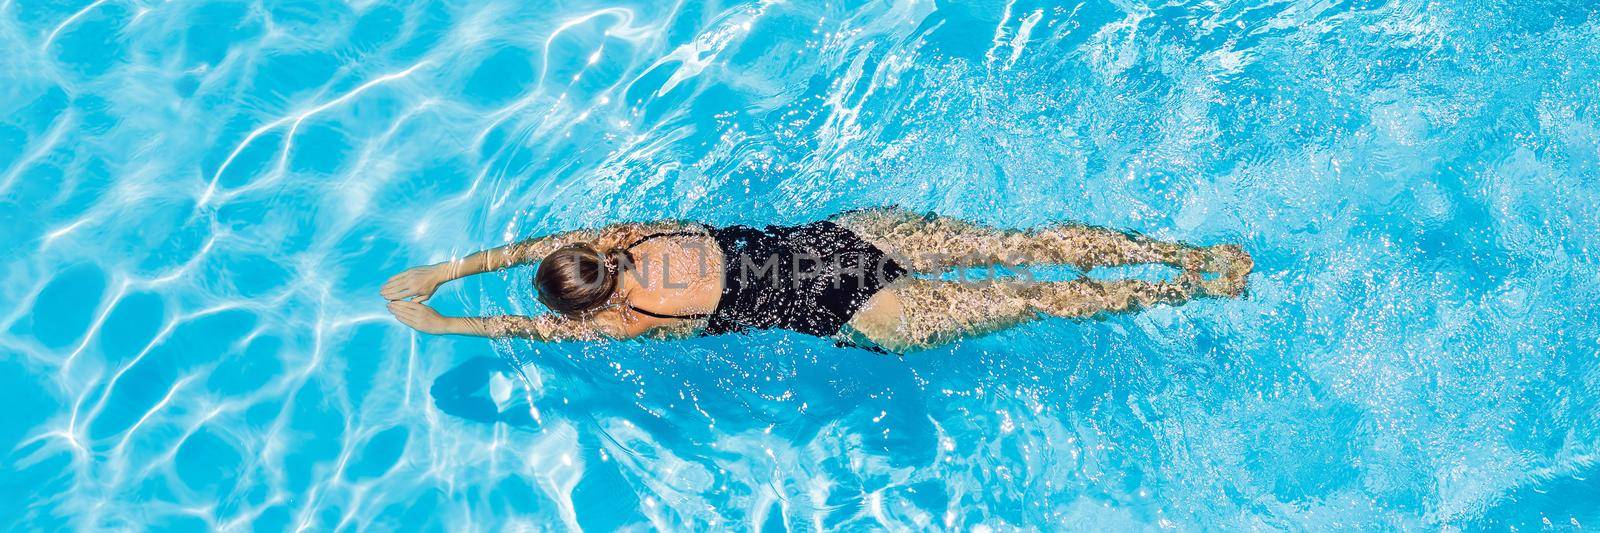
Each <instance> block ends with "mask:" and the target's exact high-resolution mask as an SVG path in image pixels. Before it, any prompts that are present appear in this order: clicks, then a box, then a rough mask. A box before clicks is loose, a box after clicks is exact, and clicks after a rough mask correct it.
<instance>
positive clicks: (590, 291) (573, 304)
mask: <svg viewBox="0 0 1600 533" xmlns="http://www.w3.org/2000/svg"><path fill="white" fill-rule="evenodd" d="M627 255H628V253H627V252H625V251H622V250H611V251H609V252H601V251H599V250H596V249H594V247H592V246H589V245H587V244H569V245H566V246H562V247H561V248H557V249H556V251H554V252H550V255H548V256H545V258H544V260H543V261H540V262H539V270H538V271H537V272H535V273H534V274H533V286H534V289H536V290H537V291H538V292H539V301H540V302H541V303H543V304H544V305H545V307H549V308H550V310H551V311H555V312H557V313H561V314H563V315H569V316H571V315H581V314H584V313H587V312H590V311H594V310H597V309H600V308H602V307H605V305H606V302H607V301H608V300H610V299H611V294H612V293H613V292H616V290H617V282H618V280H620V279H622V276H621V270H622V269H623V268H624V265H626V264H628V263H629V262H630V261H628V259H629V258H628V256H627Z"/></svg>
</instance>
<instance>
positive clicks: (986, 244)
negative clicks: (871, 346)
mask: <svg viewBox="0 0 1600 533" xmlns="http://www.w3.org/2000/svg"><path fill="white" fill-rule="evenodd" d="M832 220H833V223H835V224H838V225H840V226H843V227H844V228H845V229H848V230H850V231H852V232H855V234H856V235H859V236H861V238H862V239H863V240H865V241H867V242H869V243H871V244H872V245H873V246H876V247H878V249H880V250H883V251H884V253H887V254H889V255H890V256H891V257H894V258H895V259H896V260H899V261H902V264H903V265H904V266H905V267H906V268H909V269H911V270H913V271H916V272H923V273H936V272H944V271H947V270H950V269H952V268H963V267H977V266H988V265H1070V266H1073V267H1077V268H1079V269H1081V270H1085V271H1087V270H1089V269H1092V268H1095V267H1102V266H1117V265H1131V264H1143V263H1164V264H1168V265H1172V266H1175V267H1179V268H1184V269H1186V270H1214V269H1213V268H1211V267H1215V269H1221V268H1225V267H1226V265H1223V264H1218V263H1217V262H1216V261H1214V260H1213V258H1212V255H1214V254H1208V253H1203V252H1202V250H1201V249H1199V248H1195V247H1191V246H1187V245H1183V244H1178V243H1170V242H1162V241H1157V240H1155V239H1151V238H1149V237H1145V236H1143V235H1138V234H1135V233H1126V232H1121V231H1116V230H1111V229H1106V228H1098V227H1094V226H1084V225H1078V224H1058V225H1052V226H1044V227H1039V228H1033V229H1028V230H1015V229H1003V228H994V227H990V226H984V225H982V224H977V223H974V222H969V221H966V220H961V219H957V218H949V217H942V216H938V215H934V214H927V215H923V214H918V213H913V212H911V211H907V210H905V209H902V208H899V207H879V208H871V209H861V210H857V211H849V212H846V213H841V214H839V215H837V216H835V217H834V218H833V219H832Z"/></svg>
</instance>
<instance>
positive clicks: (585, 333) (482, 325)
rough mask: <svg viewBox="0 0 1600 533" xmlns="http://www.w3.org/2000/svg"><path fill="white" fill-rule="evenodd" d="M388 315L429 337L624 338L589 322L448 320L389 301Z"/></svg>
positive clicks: (558, 318) (514, 318)
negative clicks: (391, 314)
mask: <svg viewBox="0 0 1600 533" xmlns="http://www.w3.org/2000/svg"><path fill="white" fill-rule="evenodd" d="M389 312H390V313H394V316H395V318H397V319H399V320H400V323H402V324H405V325H407V326H410V327H411V328H412V329H415V330H417V331H420V332H423V333H428V334H432V335H467V336H472V337H490V338H501V337H521V338H527V339H533V340H536V341H592V340H600V339H605V338H612V339H617V338H622V337H624V336H625V335H622V334H621V332H618V331H610V329H612V328H606V327H603V326H601V325H600V324H598V323H596V322H594V321H592V320H582V319H572V318H566V317H561V316H555V315H539V316H520V315H497V316H488V317H450V316H443V315H440V314H439V312H438V311H435V310H433V308H432V307H428V306H426V305H423V304H420V303H417V302H407V301H395V302H389Z"/></svg>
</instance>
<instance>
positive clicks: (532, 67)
mask: <svg viewBox="0 0 1600 533" xmlns="http://www.w3.org/2000/svg"><path fill="white" fill-rule="evenodd" d="M592 4H593V2H589V1H587V0H585V1H564V2H556V3H552V4H544V3H538V2H519V1H514V0H490V1H483V2H445V3H417V4H411V3H399V2H394V3H384V2H352V3H348V4H341V3H327V2H320V3H319V2H265V3H216V2H170V3H168V2H148V1H142V0H134V1H125V0H97V1H94V2H93V3H89V2H85V1H66V2H38V1H30V0H0V50H3V51H4V53H3V54H0V236H4V238H5V241H6V242H7V244H8V245H9V246H10V248H11V252H10V253H9V254H7V256H6V259H5V260H4V262H3V263H0V265H3V268H0V280H3V283H0V302H3V303H4V304H5V305H4V310H3V312H0V405H3V406H5V409H4V412H3V413H0V529H13V528H36V527H37V528H53V527H57V526H71V527H77V528H133V527H151V528H171V529H202V528H228V529H252V528H253V529H262V530H279V529H287V528H305V529H312V530H327V529H352V528H365V527H373V528H382V529H389V528H395V527H400V528H406V529H411V528H427V529H448V530H504V529H513V528H518V527H524V526H526V527H531V528H533V529H563V528H579V527H581V528H583V529H586V530H610V529H615V528H620V527H628V526H633V527H637V528H640V529H643V528H668V529H724V528H732V529H750V528H758V527H759V528H766V529H769V530H770V529H775V528H778V527H780V526H788V527H789V528H791V529H801V530H810V529H814V528H822V529H842V530H860V529H869V528H877V527H890V528H895V529H904V528H909V529H916V530H940V529H947V528H962V529H968V528H974V529H975V528H976V527H977V526H980V525H982V526H988V527H990V528H993V529H1000V530H1005V529H1012V528H1029V529H1031V528H1039V529H1057V528H1093V529H1114V530H1123V529H1146V528H1156V527H1169V526H1170V527H1178V528H1182V529H1201V528H1227V529H1232V528H1260V529H1278V528H1287V529H1313V530H1326V529H1345V528H1356V529H1389V528H1403V529H1435V528H1438V527H1441V526H1460V527H1465V528H1479V527H1491V528H1500V527H1504V526H1515V527H1519V528H1545V527H1556V528H1571V527H1575V525H1576V527H1594V526H1595V525H1597V524H1600V510H1597V508H1600V505H1597V502H1600V462H1597V459H1596V457H1597V456H1596V454H1597V453H1600V416H1597V415H1600V403H1597V402H1600V370H1597V362H1600V358H1597V353H1600V346H1597V344H1600V326H1597V325H1596V324H1597V323H1600V303H1597V297H1600V258H1597V253H1600V232H1596V231H1595V230H1594V229H1593V228H1594V227H1595V226H1596V224H1597V223H1600V214H1597V210H1596V206H1597V205H1600V135H1597V133H1600V64H1597V62H1596V61H1595V58H1596V57H1600V14H1597V11H1600V6H1597V5H1596V4H1595V3H1593V2H1587V1H1572V2H1568V1H1548V2H1504V1H1488V2H1414V1H1393V2H1337V1H1333V2H1253V1H1252V2H1228V1H1224V2H1210V1H1208V2H1181V1H1180V2H1172V3H1165V4H1157V3H1141V2H1111V3H1106V2H1090V3H1067V4H1046V3H1035V2H1026V1H1023V0H1015V1H1012V2H1006V3H1002V2H973V3H968V2H955V3H929V2H893V3H891V2H871V3H865V4H860V5H837V4H818V3H815V2H800V1H793V2H782V3H748V2H730V3H719V4H716V5H713V6H703V5H701V4H699V3H694V2H685V3H681V4H674V5H666V4H653V3H645V2H632V3H629V2H611V3H608V4H606V5H592ZM880 204H900V205H903V206H906V207H909V208H913V209H919V210H936V211H938V212H940V213H944V214H947V215H952V216H961V217H968V218H972V219H977V220H982V221H987V222H990V223H993V224H998V225H1004V226H1016V227H1021V226H1028V225H1034V224H1041V223H1045V222H1049V221H1060V220H1080V221H1085V222H1090V223H1095V224H1103V225H1110V226H1116V227H1122V228H1129V229H1135V230H1139V231H1143V232H1146V233H1149V234H1151V235H1154V236H1158V237H1162V238H1169V239H1183V240H1188V241H1193V242H1199V243H1207V244H1210V243H1220V242H1238V243H1241V244H1243V245H1245V246H1246V247H1247V248H1248V249H1249V250H1250V251H1251V252H1252V253H1253V254H1254V255H1255V258H1256V263H1257V273H1256V274H1255V275H1253V276H1252V279H1251V284H1252V285H1251V291H1252V292H1251V294H1250V297H1249V298H1248V299H1246V300H1243V301H1205V302H1200V303H1195V304H1192V305H1189V306H1185V307H1181V308H1160V309H1156V310H1152V311H1149V312H1146V313H1141V314H1137V315H1129V316H1119V317H1113V318H1109V319H1106V320H1103V321H1090V322H1069V321H1063V320H1048V321H1043V322H1040V323H1036V324H1032V325H1029V326H1026V327H1022V328H1019V329H1016V330H1013V331H1009V332H1005V333H1001V334H997V335H993V336H990V337H986V338H982V339H977V340H970V341H967V342H963V343H960V344H959V345H956V346H953V347H950V348H946V349H940V350H934V351H930V352H926V353H920V354H916V355H913V356H910V357H905V358H903V359H902V358H894V357H885V356H879V355H874V354H871V353H867V352H863V351H858V350H850V349H840V348H836V347H834V346H833V345H832V344H831V343H829V342H827V341H824V340H820V339H813V338H808V337H803V336H800V335H796V334H790V333H784V332H762V333H756V334H752V335H748V336H726V337H717V338H704V339H695V340H691V341H685V342H676V343H660V342H644V343H621V344H616V343H613V344H595V345H580V344H573V345H556V344H538V343H529V342H520V341H519V342H498V343H491V342H486V341H483V340H476V339H466V338H439V337H427V336H420V335H417V334H414V333H413V332H411V331H409V330H407V329H405V328H404V327H402V326H400V325H399V324H397V323H396V322H394V321H393V320H392V319H391V318H390V317H389V316H388V315H387V314H386V313H385V311H384V308H383V303H384V302H383V301H382V300H381V298H379V297H378V295H377V289H378V286H379V285H380V284H381V283H382V281H383V280H384V279H385V278H387V277H388V276H389V275H391V274H392V273H394V272H397V271H399V270H401V269H403V268H405V267H407V266H411V265H416V264H421V263H427V262H433V261H440V260H444V259H446V258H450V257H454V256H459V255H461V254H464V253H467V252H470V251H472V250H475V249H479V248H483V247H488V246H493V245H498V244H502V243H505V242H508V241H510V240H513V239H517V238H520V237H524V236H528V235H534V234H540V233H545V232H551V231H557V230H565V229H573V228H579V227H587V226H596V225H600V224H605V223H609V222H616V221H622V220H630V219H653V218H665V217H680V218H690V219H698V220H703V221H706V222H711V223H716V224H731V223H744V224H754V225H764V224H769V223H799V222H804V221H809V220H813V219H818V218H821V217H824V216H826V215H828V214H831V213H834V212H836V211H839V210H843V209H848V208H855V207H863V206H870V205H880ZM530 274H531V272H530V271H528V270H526V269H524V270H517V271H512V272H508V273H504V274H502V275H488V276H481V277H480V278H481V279H471V280H466V281H465V282H461V283H457V284H453V285H450V286H447V287H446V288H445V289H444V290H442V291H441V292H440V293H439V295H438V296H436V297H435V298H434V299H433V300H432V303H434V304H436V305H437V306H438V307H439V308H440V309H441V310H442V311H444V312H446V313H450V314H462V313H483V312H506V311H518V312H537V309H538V306H537V304H536V303H535V302H534V300H533V299H532V297H531V294H530V293H529V283H528V277H529V275H530Z"/></svg>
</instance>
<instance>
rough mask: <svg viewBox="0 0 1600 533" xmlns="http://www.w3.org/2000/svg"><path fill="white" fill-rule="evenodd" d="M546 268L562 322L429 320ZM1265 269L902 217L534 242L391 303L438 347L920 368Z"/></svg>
mask: <svg viewBox="0 0 1600 533" xmlns="http://www.w3.org/2000/svg"><path fill="white" fill-rule="evenodd" d="M534 262H537V263H539V267H538V270H537V271H536V273H535V274H534V286H535V288H536V289H537V290H538V293H539V301H540V302H542V303H544V304H545V306H547V307H549V308H550V310H552V311H554V312H555V314H548V315H540V316H534V317H527V316H492V317H481V318H480V317H445V316H441V315H440V314H439V313H438V312H436V311H434V310H433V309H432V308H430V307H428V306H426V305H423V302H425V301H427V300H428V298H429V297H431V296H432V295H433V293H434V291H435V290H436V289H437V288H438V287H439V285H441V284H443V283H445V282H448V281H450V280H454V279H459V278H462V277H465V276H470V275H473V274H479V273H483V272H488V271H491V270H500V269H504V268H509V267H512V266H515V265H520V264H527V263H534ZM1147 263H1159V264H1165V265H1168V266H1172V267H1176V268H1179V269H1182V274H1180V275H1178V276H1177V278H1176V279H1175V280H1173V281H1153V282H1152V281H1144V280H1136V279H1121V280H1106V281H1100V280H1092V279H1088V278H1086V277H1084V278H1079V279H1076V280H1072V281H1034V280H1033V279H1032V278H1031V277H1028V278H1026V279H1025V280H1015V279H1003V280H989V281H946V280H938V279H927V278H919V277H913V276H911V275H909V274H940V273H945V272H949V271H951V270H956V269H967V268H976V267H994V266H1007V267H1013V266H1039V265H1065V266H1071V267H1075V268H1077V269H1080V270H1082V271H1084V272H1087V271H1089V270H1090V269H1093V268H1096V267H1107V266H1119V265H1132V264H1147ZM1253 266H1254V263H1253V262H1252V260H1251V258H1250V255H1249V254H1247V253H1245V252H1244V250H1243V249H1241V248H1239V247H1238V246H1233V245H1220V246H1213V247H1207V248H1200V247H1193V246H1188V245H1184V244H1179V243H1170V242H1161V241H1156V240H1153V239H1149V238H1146V237H1143V236H1140V235H1136V234H1130V233H1124V232H1119V231H1114V230H1109V229H1104V228H1098V227H1092V226H1084V225H1075V224H1063V225H1052V226H1045V227H1039V228H1034V229H1029V230H1011V229H999V228H992V227H987V226H983V225H979V224H976V223H972V222H968V221H964V220H960V219H954V218H948V217H941V216H937V215H921V214H917V213H912V212H910V211H906V210H904V209H900V208H893V207H889V208H874V209H864V210H858V211H850V212H846V213H841V214H839V215H835V216H834V217H832V218H830V219H828V220H825V221H821V222H813V223H810V224H804V225H800V226H769V227H768V228H767V229H765V230H758V229H754V228H750V227H745V226H729V227H725V228H715V227H710V226H706V225H702V224H696V223H692V222H653V223H638V224H619V225H613V226H608V227H606V228H603V229H599V230H582V231H573V232H567V233H560V234H555V235H548V236H543V237H534V238H531V239H527V240H524V241H521V242H517V243H514V244H510V245H506V246H502V247H499V248H494V249H490V250H485V251H482V252H478V253H475V254H472V255H469V256H467V257H466V258H463V259H461V260H457V261H450V262H445V263H439V264H436V265H428V266H420V267H415V268H411V269H409V270H406V271H405V272H401V273H400V274H397V275H395V276H394V277H393V278H390V279H389V281H388V282H387V283H385V284H384V285H383V288H382V290H381V293H382V295H383V297H384V298H386V299H388V300H390V302H389V311H390V312H392V313H394V315H395V317H396V318H397V319H399V320H400V322H402V323H404V324H405V325H407V326H411V327H412V328H416V329H417V330H418V331H421V332H424V333H432V334H456V335H476V336H482V337H527V338H531V339H536V340H545V341H562V340H598V339H602V338H612V339H630V338H635V337H640V336H647V337H654V338H679V337H687V336H692V335H696V334H699V335H718V334H722V333H730V332H738V331H745V330H750V329H771V328H781V329H788V330H792V331H798V332H801V333H806V334H810V335H816V336H819V337H826V338H832V339H835V340H837V341H839V342H841V343H848V344H851V345H856V346H861V347H864V348H869V349H880V350H887V351H892V352H899V353H905V352H909V351H915V350H920V349H927V348H932V347H936V346H940V345H943V344H946V343H949V342H952V341H954V340H957V339H961V338H964V337H971V336H976V335H982V334H985V333H990V332H994V331H998V330H1001V329H1005V328H1009V327H1012V326H1015V325H1018V324H1022V323H1024V322H1028V321H1031V320H1035V319H1038V318H1040V317H1042V316H1056V317H1066V318H1087V317H1092V316H1095V315H1099V314H1104V313H1116V312H1123V311H1132V310H1137V309H1140V308H1144V307H1148V306H1151V305H1154V304H1171V305H1178V304H1182V303H1184V302H1186V301H1188V300H1190V299H1192V298H1196V297H1204V296H1210V297H1230V298H1231V297H1237V296H1239V295H1241V294H1243V292H1244V288H1245V279H1246V276H1247V275H1248V274H1249V273H1250V270H1251V268H1253ZM408 298H409V299H410V300H409V301H408V300H407V299H408Z"/></svg>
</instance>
